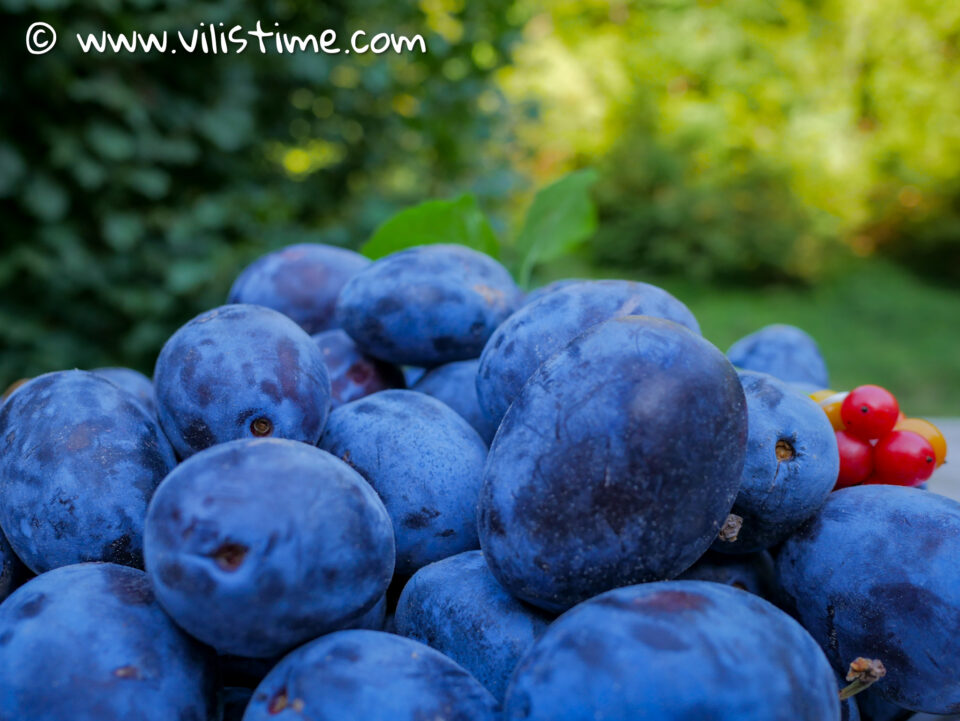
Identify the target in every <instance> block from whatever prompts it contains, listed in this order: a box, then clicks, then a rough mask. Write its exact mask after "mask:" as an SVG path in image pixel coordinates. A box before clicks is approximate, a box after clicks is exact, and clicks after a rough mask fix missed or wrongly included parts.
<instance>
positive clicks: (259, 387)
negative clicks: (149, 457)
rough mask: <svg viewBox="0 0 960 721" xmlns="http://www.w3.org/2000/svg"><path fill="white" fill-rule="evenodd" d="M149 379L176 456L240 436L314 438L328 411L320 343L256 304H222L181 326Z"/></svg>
mask: <svg viewBox="0 0 960 721" xmlns="http://www.w3.org/2000/svg"><path fill="white" fill-rule="evenodd" d="M154 384H155V387H156V394H157V407H158V410H159V413H160V423H161V424H162V425H163V430H164V431H165V432H166V434H167V437H168V438H169V439H170V442H171V443H173V447H174V448H175V449H176V451H177V453H179V454H180V457H181V458H187V457H189V456H190V455H192V454H194V453H196V452H197V451H200V450H203V449H204V448H208V447H209V446H212V445H214V444H216V443H225V442H227V441H233V440H237V439H239V438H255V437H266V436H272V437H274V438H289V439H292V440H295V441H304V442H306V443H311V444H315V443H316V442H317V441H318V440H319V439H320V434H321V433H322V432H323V426H324V423H326V420H327V414H328V413H329V412H330V379H329V376H328V374H327V366H326V364H325V363H324V362H323V355H322V354H321V353H320V349H319V348H318V347H317V344H316V343H314V342H313V340H311V338H310V336H308V335H307V334H306V333H305V332H304V330H303V329H302V328H300V327H299V326H298V325H297V324H296V323H294V322H293V321H292V320H290V319H289V318H287V317H286V316H285V315H282V314H281V313H278V312H277V311H275V310H270V309H269V308H263V307H261V306H257V305H225V306H221V307H220V308H216V309H214V310H211V311H207V312H206V313H202V314H201V315H198V316H197V317H196V318H194V319H193V320H191V321H190V322H189V323H187V324H186V325H185V326H183V327H182V328H180V330H178V331H177V332H176V333H174V334H173V336H171V338H170V339H169V340H168V341H167V342H166V344H165V345H164V346H163V350H161V351H160V357H159V358H157V367H156V370H155V371H154Z"/></svg>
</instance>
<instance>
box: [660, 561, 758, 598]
mask: <svg viewBox="0 0 960 721" xmlns="http://www.w3.org/2000/svg"><path fill="white" fill-rule="evenodd" d="M775 579H776V571H775V569H774V565H773V558H772V557H771V556H770V554H769V553H767V552H766V551H761V552H760V553H747V554H742V555H727V554H724V553H716V552H714V551H707V552H706V553H705V554H704V555H703V556H701V557H700V559H699V560H698V561H697V562H696V563H695V564H693V565H692V566H691V567H690V568H688V569H687V570H686V571H684V572H683V573H681V574H680V575H679V576H677V580H681V581H713V582H714V583H723V584H726V585H727V586H733V587H734V588H739V589H742V590H744V591H749V592H750V593H752V594H754V595H756V596H760V598H764V599H766V600H768V601H770V602H771V603H773V602H774V599H775V598H776V580H775Z"/></svg>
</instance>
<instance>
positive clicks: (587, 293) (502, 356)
mask: <svg viewBox="0 0 960 721" xmlns="http://www.w3.org/2000/svg"><path fill="white" fill-rule="evenodd" d="M626 315H648V316H653V317H657V318H664V319H666V320H672V321H674V322H676V323H679V324H680V325H683V326H685V327H687V328H689V329H690V330H691V331H693V332H694V333H699V332H700V327H699V326H698V325H697V320H696V318H694V317H693V314H692V313H691V312H690V311H689V310H688V309H687V307H686V306H685V305H684V304H683V303H681V302H680V301H679V300H677V299H676V298H674V297H673V296H672V295H670V294H669V293H667V291H665V290H662V289H661V288H657V287H656V286H653V285H648V284H647V283H635V282H632V281H628V280H593V281H584V282H582V283H575V284H573V285H568V286H566V287H563V288H560V289H558V290H554V291H552V292H550V293H547V294H545V295H543V296H541V297H540V298H539V299H538V300H536V301H534V302H532V303H529V304H527V305H525V306H524V307H523V308H521V309H520V310H519V311H517V312H516V313H514V314H513V315H512V316H510V318H508V319H507V320H506V321H505V322H504V323H503V324H502V325H501V326H500V327H499V328H497V330H496V331H494V333H493V335H492V336H491V337H490V340H489V341H488V342H487V345H486V346H485V347H484V349H483V354H482V355H481V356H480V368H479V370H478V372H477V373H478V375H477V392H478V394H479V397H480V406H481V408H483V411H484V413H486V415H487V417H488V418H489V419H490V420H491V421H494V422H499V421H500V419H501V418H503V414H504V413H506V412H507V408H508V407H509V406H510V404H511V403H512V402H513V401H514V399H515V398H516V397H517V395H518V394H519V393H520V389H521V388H523V384H524V383H526V382H527V379H529V378H530V376H532V375H533V373H534V371H536V370H537V368H539V367H540V365H541V364H542V363H543V362H544V361H546V360H547V359H548V358H550V357H551V356H552V355H554V354H555V353H557V352H558V351H560V350H561V349H562V348H563V347H564V346H565V345H567V343H569V342H570V341H572V340H573V339H574V338H575V337H576V336H578V335H579V334H580V333H582V332H583V331H585V330H587V329H588V328H591V327H592V326H594V325H596V324H597V323H601V322H603V321H605V320H609V319H610V318H617V317H621V316H626Z"/></svg>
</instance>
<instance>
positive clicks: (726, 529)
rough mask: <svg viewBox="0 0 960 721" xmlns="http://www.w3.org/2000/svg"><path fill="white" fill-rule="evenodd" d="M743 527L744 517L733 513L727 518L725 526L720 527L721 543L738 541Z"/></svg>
mask: <svg viewBox="0 0 960 721" xmlns="http://www.w3.org/2000/svg"><path fill="white" fill-rule="evenodd" d="M742 527H743V517H742V516H738V515H737V514H736V513H731V514H730V515H729V516H727V520H725V521H724V522H723V525H722V526H721V527H720V533H719V534H717V536H718V538H719V539H720V540H721V541H727V542H728V543H733V542H734V541H736V540H737V536H739V535H740V529H741V528H742Z"/></svg>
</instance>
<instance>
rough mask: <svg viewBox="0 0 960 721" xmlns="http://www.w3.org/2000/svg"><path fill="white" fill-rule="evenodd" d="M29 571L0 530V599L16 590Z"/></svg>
mask: <svg viewBox="0 0 960 721" xmlns="http://www.w3.org/2000/svg"><path fill="white" fill-rule="evenodd" d="M29 574H30V572H29V571H27V568H26V566H24V565H23V563H22V562H21V561H20V559H19V558H17V554H15V553H14V552H13V549H12V548H10V543H9V542H8V541H7V537H6V536H4V535H3V532H0V601H3V599H5V598H6V597H7V596H9V595H10V594H11V593H13V592H14V591H16V590H17V588H19V587H20V585H21V584H22V583H23V582H24V581H26V580H27V577H28V576H29Z"/></svg>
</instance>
